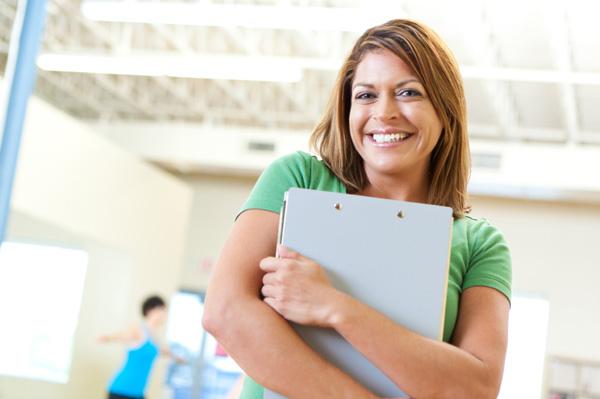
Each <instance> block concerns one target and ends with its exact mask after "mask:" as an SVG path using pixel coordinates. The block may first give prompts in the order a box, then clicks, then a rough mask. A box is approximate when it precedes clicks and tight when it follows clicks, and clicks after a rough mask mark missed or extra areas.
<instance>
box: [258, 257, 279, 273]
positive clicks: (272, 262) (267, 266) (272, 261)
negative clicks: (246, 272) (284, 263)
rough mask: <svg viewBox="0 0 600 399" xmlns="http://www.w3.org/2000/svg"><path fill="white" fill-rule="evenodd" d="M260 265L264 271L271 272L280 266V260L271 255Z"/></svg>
mask: <svg viewBox="0 0 600 399" xmlns="http://www.w3.org/2000/svg"><path fill="white" fill-rule="evenodd" d="M258 267H260V269H261V270H262V271H264V272H267V273H270V272H275V271H277V269H278V268H279V262H278V260H277V258H274V257H272V256H269V257H268V258H264V259H262V260H261V261H260V263H259V264H258Z"/></svg>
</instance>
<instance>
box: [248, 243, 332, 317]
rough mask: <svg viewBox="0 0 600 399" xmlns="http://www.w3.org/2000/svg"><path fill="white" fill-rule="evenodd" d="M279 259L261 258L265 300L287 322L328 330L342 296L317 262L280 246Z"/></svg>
mask: <svg viewBox="0 0 600 399" xmlns="http://www.w3.org/2000/svg"><path fill="white" fill-rule="evenodd" d="M278 250H279V256H280V257H278V258H275V257H268V258H264V259H263V260H261V262H260V268H261V269H262V270H263V271H264V272H266V274H265V275H264V277H263V287H262V290H261V292H262V294H263V296H264V301H265V302H266V303H267V304H268V305H269V306H270V307H272V308H273V309H274V310H275V311H276V312H277V313H279V314H280V315H282V316H283V317H284V318H286V319H287V320H290V321H293V322H295V323H299V324H308V325H316V326H320V327H331V326H332V325H333V323H334V319H335V317H336V311H337V308H338V305H339V303H340V300H341V299H342V297H343V294H342V293H341V292H340V291H337V290H336V289H335V288H334V287H333V286H332V285H331V283H330V282H329V279H328V278H327V275H326V274H325V271H324V270H323V269H322V268H321V266H319V265H318V264H317V263H316V262H314V261H312V260H310V259H308V258H306V257H304V256H302V255H300V254H299V253H297V252H293V251H291V250H289V249H287V248H285V247H283V246H279V248H278Z"/></svg>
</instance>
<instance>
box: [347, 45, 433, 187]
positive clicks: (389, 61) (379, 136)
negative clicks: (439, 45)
mask: <svg viewBox="0 0 600 399" xmlns="http://www.w3.org/2000/svg"><path fill="white" fill-rule="evenodd" d="M351 104H352V105H351V107H350V119H349V124H350V135H351V138H352V142H353V143H354V147H355V148H356V150H357V151H358V153H359V154H360V155H361V157H362V159H363V160H364V166H365V170H366V172H367V176H369V178H370V179H371V178H373V177H375V176H376V175H388V176H393V175H398V176H399V175H406V173H407V172H408V173H410V174H413V173H416V174H421V176H426V175H427V169H428V167H429V158H430V154H431V152H432V151H433V149H434V147H435V145H436V144H437V142H438V140H439V138H440V134H441V131H442V124H441V122H440V120H439V118H438V116H437V114H436V112H435V109H434V108H433V105H432V104H431V102H430V101H429V98H428V97H427V93H425V88H424V87H423V85H422V84H421V82H419V81H418V79H417V78H416V76H415V75H414V73H413V71H412V70H411V69H410V68H409V66H408V65H406V64H405V63H404V61H402V59H400V58H399V57H398V56H396V55H395V54H394V53H392V52H391V51H389V50H376V51H371V52H369V53H367V54H366V55H365V56H364V57H363V59H362V61H361V62H360V63H359V64H358V67H357V69H356V72H355V76H354V80H353V82H352V99H351Z"/></svg>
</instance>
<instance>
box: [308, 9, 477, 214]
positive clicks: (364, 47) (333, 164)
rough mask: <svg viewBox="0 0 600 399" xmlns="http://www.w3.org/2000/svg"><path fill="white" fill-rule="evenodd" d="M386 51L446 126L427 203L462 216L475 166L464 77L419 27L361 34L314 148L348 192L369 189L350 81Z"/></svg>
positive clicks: (403, 25)
mask: <svg viewBox="0 0 600 399" xmlns="http://www.w3.org/2000/svg"><path fill="white" fill-rule="evenodd" d="M382 49H386V50H389V51H391V52H392V53H394V54H395V55H397V56H398V57H400V58H401V59H402V60H403V61H404V62H405V63H406V64H407V65H408V66H410V68H411V69H412V70H413V72H414V73H415V74H416V76H417V78H418V79H419V80H420V81H421V83H422V84H423V86H424V87H425V90H426V92H427V94H428V96H429V99H430V101H431V103H432V105H433V107H434V109H435V111H436V113H437V115H438V117H439V118H440V121H441V123H442V133H441V136H440V139H439V141H438V143H437V145H436V146H435V148H434V149H433V152H432V154H431V159H430V164H429V179H430V183H429V184H430V186H429V198H428V203H430V204H435V205H444V206H448V207H451V208H452V209H453V213H454V217H462V216H463V215H464V214H465V213H466V212H468V211H469V207H468V205H467V182H468V180H469V173H470V168H471V167H470V155H469V140H468V136H467V110H466V102H465V95H464V89H463V84H462V79H461V76H460V72H459V69H458V65H457V63H456V60H455V59H454V56H453V55H452V53H451V51H450V49H449V48H448V47H447V46H446V45H445V43H444V42H443V41H442V40H441V39H440V37H439V36H438V35H437V34H436V33H435V32H433V31H432V30H431V29H429V28H428V27H426V26H424V25H423V24H421V23H418V22H415V21H411V20H406V19H395V20H392V21H389V22H386V23H385V24H383V25H379V26H375V27H373V28H371V29H369V30H367V31H366V32H365V33H363V35H362V36H361V37H360V38H359V39H358V41H357V42H356V44H355V45H354V47H353V48H352V51H351V52H350V55H349V56H348V57H347V58H346V60H345V62H344V64H343V66H342V68H341V70H340V72H339V74H338V77H337V81H336V84H335V86H334V88H333V91H332V95H331V98H330V100H329V104H328V105H327V109H326V111H325V114H324V115H323V118H322V119H321V121H320V122H319V124H318V125H317V127H316V128H315V130H314V131H313V133H312V135H311V137H310V144H311V147H312V148H313V149H314V150H315V151H316V152H317V153H318V154H319V155H320V156H321V158H322V159H323V161H324V162H325V164H326V165H327V166H328V167H329V168H330V169H331V170H332V172H333V173H334V174H335V175H336V176H337V177H338V178H339V179H340V180H341V181H342V182H343V183H344V184H345V185H346V187H347V189H348V192H351V193H352V192H359V191H361V190H362V189H363V188H365V186H366V185H367V183H368V181H367V176H366V173H365V170H364V165H363V160H362V158H361V156H360V155H359V153H358V152H357V151H356V149H355V148H354V145H353V144H352V140H351V138H350V127H349V122H348V120H349V115H350V107H351V94H352V80H353V79H354V73H355V71H356V68H357V66H358V64H359V63H360V61H361V60H362V59H363V57H364V56H365V54H367V53H368V52H370V51H377V50H382Z"/></svg>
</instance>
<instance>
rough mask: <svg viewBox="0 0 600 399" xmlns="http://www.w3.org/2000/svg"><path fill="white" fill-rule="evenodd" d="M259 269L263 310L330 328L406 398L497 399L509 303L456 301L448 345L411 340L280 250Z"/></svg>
mask: <svg viewBox="0 0 600 399" xmlns="http://www.w3.org/2000/svg"><path fill="white" fill-rule="evenodd" d="M280 254H281V255H282V257H283V258H272V257H271V258H266V259H264V260H263V261H262V262H261V268H262V269H263V270H265V271H267V272H268V273H267V274H266V275H265V277H264V279H263V281H264V286H263V288H262V292H263V294H264V295H265V302H266V303H268V304H269V305H270V306H271V307H273V308H274V309H275V310H277V312H279V313H280V314H282V315H283V316H284V317H285V318H287V319H288V320H293V321H296V322H298V323H302V324H312V325H320V326H324V327H332V328H335V329H336V330H337V331H338V332H339V333H340V334H341V335H342V336H344V338H345V339H346V340H347V341H348V342H350V343H351V344H352V345H353V346H354V347H355V348H356V349H357V350H359V351H360V352H361V353H363V354H364V355H365V356H366V357H367V358H369V359H370V360H371V361H372V362H373V364H375V365H376V366H377V367H378V368H379V369H381V370H383V371H384V372H385V373H386V374H387V375H388V377H390V378H391V379H392V380H393V381H394V382H395V383H396V384H397V385H398V386H399V387H400V388H401V389H402V390H403V391H405V392H406V393H407V394H408V395H410V396H411V397H413V398H418V399H421V398H435V399H444V398H452V399H456V398H478V399H488V398H490V399H491V398H496V396H497V394H498V390H499V387H500V382H501V378H502V371H503V367H504V356H505V352H506V345H507V335H508V310H509V304H508V300H507V299H506V297H504V295H502V294H501V293H500V292H498V291H496V290H494V289H492V288H487V287H473V288H469V289H467V290H465V291H464V292H463V294H462V296H461V302H460V308H459V315H458V321H457V325H456V329H455V331H454V338H453V344H452V345H451V344H447V343H444V342H439V341H435V340H432V339H429V338H425V337H422V336H420V335H418V334H415V333H413V332H411V331H409V330H408V329H406V328H404V327H402V326H400V325H398V324H396V323H394V322H393V321H392V320H390V319H389V318H387V317H386V316H384V315H383V314H381V313H379V312H377V311H375V310H374V309H372V308H370V307H368V306H367V305H365V304H363V303H361V302H359V301H357V300H355V299H353V298H351V297H349V296H348V295H346V294H344V293H341V292H340V291H337V290H335V289H334V288H333V287H331V285H330V284H329V282H328V280H327V277H326V275H325V273H323V271H322V269H321V268H320V266H319V265H317V264H316V263H315V262H312V261H311V260H310V259H307V258H305V257H303V256H301V255H299V254H297V253H294V252H292V251H288V250H285V248H282V249H280Z"/></svg>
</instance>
